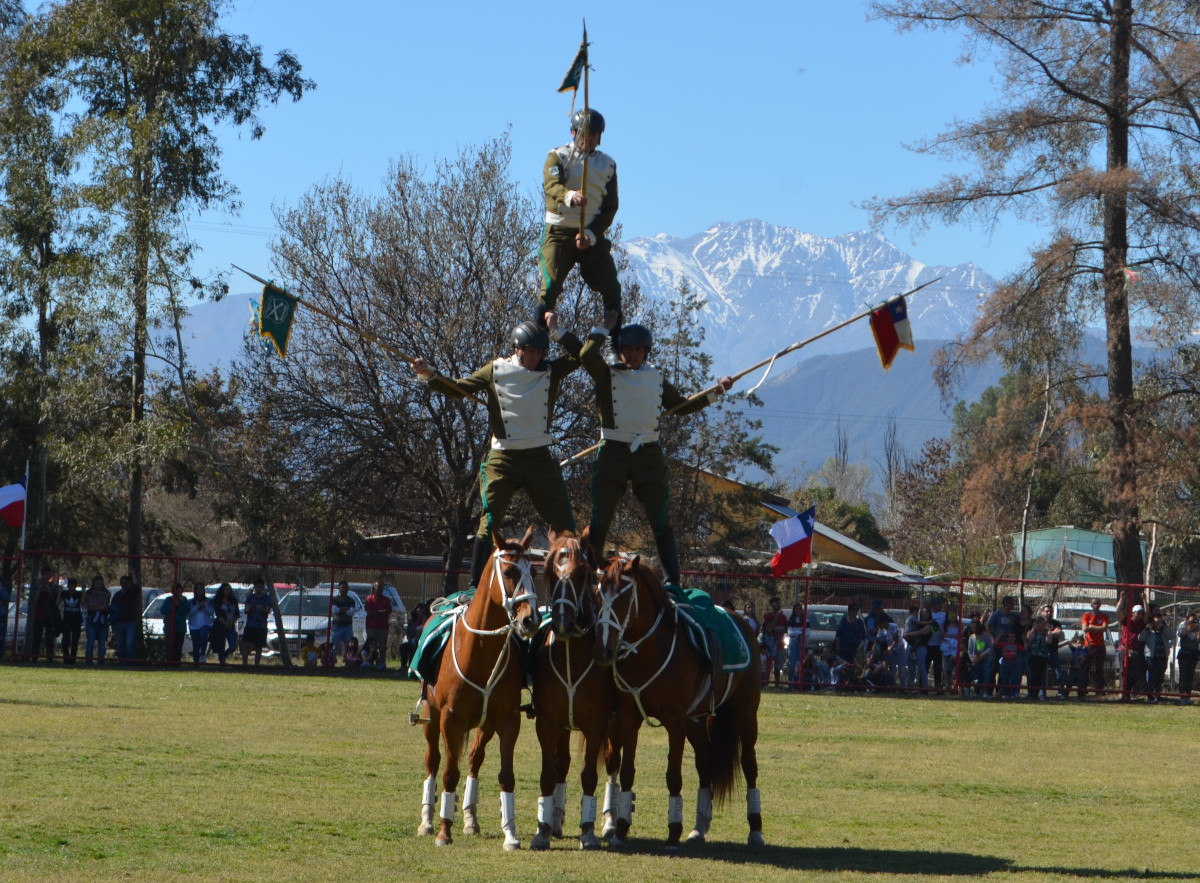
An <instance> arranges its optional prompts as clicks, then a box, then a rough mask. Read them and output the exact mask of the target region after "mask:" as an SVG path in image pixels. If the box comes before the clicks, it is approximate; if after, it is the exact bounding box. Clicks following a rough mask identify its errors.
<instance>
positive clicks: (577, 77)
mask: <svg viewBox="0 0 1200 883" xmlns="http://www.w3.org/2000/svg"><path fill="white" fill-rule="evenodd" d="M587 47H588V41H587V25H586V24H584V26H583V42H582V43H580V44H579V51H578V52H576V53H575V60H574V61H572V62H571V69H570V70H568V71H567V75H566V76H565V77H563V81H562V84H561V85H560V86H559V87H558V91H559V92H566V91H568V90H569V91H570V92H571V112H572V113H574V112H575V96H576V94H578V92H579V87H580V86H581V85H582V84H583V71H584V68H586V67H587V63H588V50H587Z"/></svg>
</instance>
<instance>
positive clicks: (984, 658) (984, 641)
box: [967, 622, 992, 699]
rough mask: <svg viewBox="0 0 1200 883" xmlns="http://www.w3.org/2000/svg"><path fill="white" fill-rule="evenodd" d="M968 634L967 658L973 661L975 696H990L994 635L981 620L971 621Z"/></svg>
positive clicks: (972, 681) (972, 676)
mask: <svg viewBox="0 0 1200 883" xmlns="http://www.w3.org/2000/svg"><path fill="white" fill-rule="evenodd" d="M967 635H968V637H967V659H968V660H970V663H971V684H972V686H974V688H975V698H976V699H978V698H980V697H981V696H989V697H990V696H991V695H992V694H991V688H992V678H991V672H989V671H988V669H989V668H990V667H991V664H992V636H991V635H989V634H988V633H987V629H985V628H984V627H983V623H981V622H973V623H971V626H970V628H969V629H968V631H967Z"/></svg>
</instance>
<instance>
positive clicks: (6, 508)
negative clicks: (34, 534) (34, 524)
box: [0, 478, 25, 527]
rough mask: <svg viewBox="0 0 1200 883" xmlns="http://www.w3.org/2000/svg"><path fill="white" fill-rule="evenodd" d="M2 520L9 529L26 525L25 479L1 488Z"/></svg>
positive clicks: (0, 510)
mask: <svg viewBox="0 0 1200 883" xmlns="http://www.w3.org/2000/svg"><path fill="white" fill-rule="evenodd" d="M0 518H3V519H4V523H5V524H7V525H8V526H9V527H20V526H21V525H22V524H24V523H25V479H24V478H22V479H21V480H20V481H19V482H18V483H17V484H8V485H5V486H4V487H0Z"/></svg>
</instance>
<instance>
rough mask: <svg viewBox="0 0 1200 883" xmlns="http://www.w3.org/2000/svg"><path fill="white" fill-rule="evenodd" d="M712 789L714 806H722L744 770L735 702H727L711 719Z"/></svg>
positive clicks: (710, 765)
mask: <svg viewBox="0 0 1200 883" xmlns="http://www.w3.org/2000/svg"><path fill="white" fill-rule="evenodd" d="M708 757H709V770H708V774H709V787H710V788H711V789H712V797H713V805H714V806H718V807H719V806H721V805H722V804H723V803H724V802H725V798H726V797H728V796H729V795H730V794H732V793H733V786H734V785H735V784H737V777H738V772H739V771H740V770H741V768H742V734H741V730H740V729H739V728H738V724H737V718H736V714H735V705H734V703H730V702H726V703H725V704H724V705H722V706H721V707H720V708H718V709H717V713H716V714H715V715H714V716H713V717H711V718H709V720H708Z"/></svg>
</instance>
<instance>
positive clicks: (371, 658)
mask: <svg viewBox="0 0 1200 883" xmlns="http://www.w3.org/2000/svg"><path fill="white" fill-rule="evenodd" d="M361 665H362V667H363V668H375V666H377V665H379V644H378V642H377V641H376V640H375V639H374V638H367V640H366V642H365V643H364V644H363V645H362V663H361Z"/></svg>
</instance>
